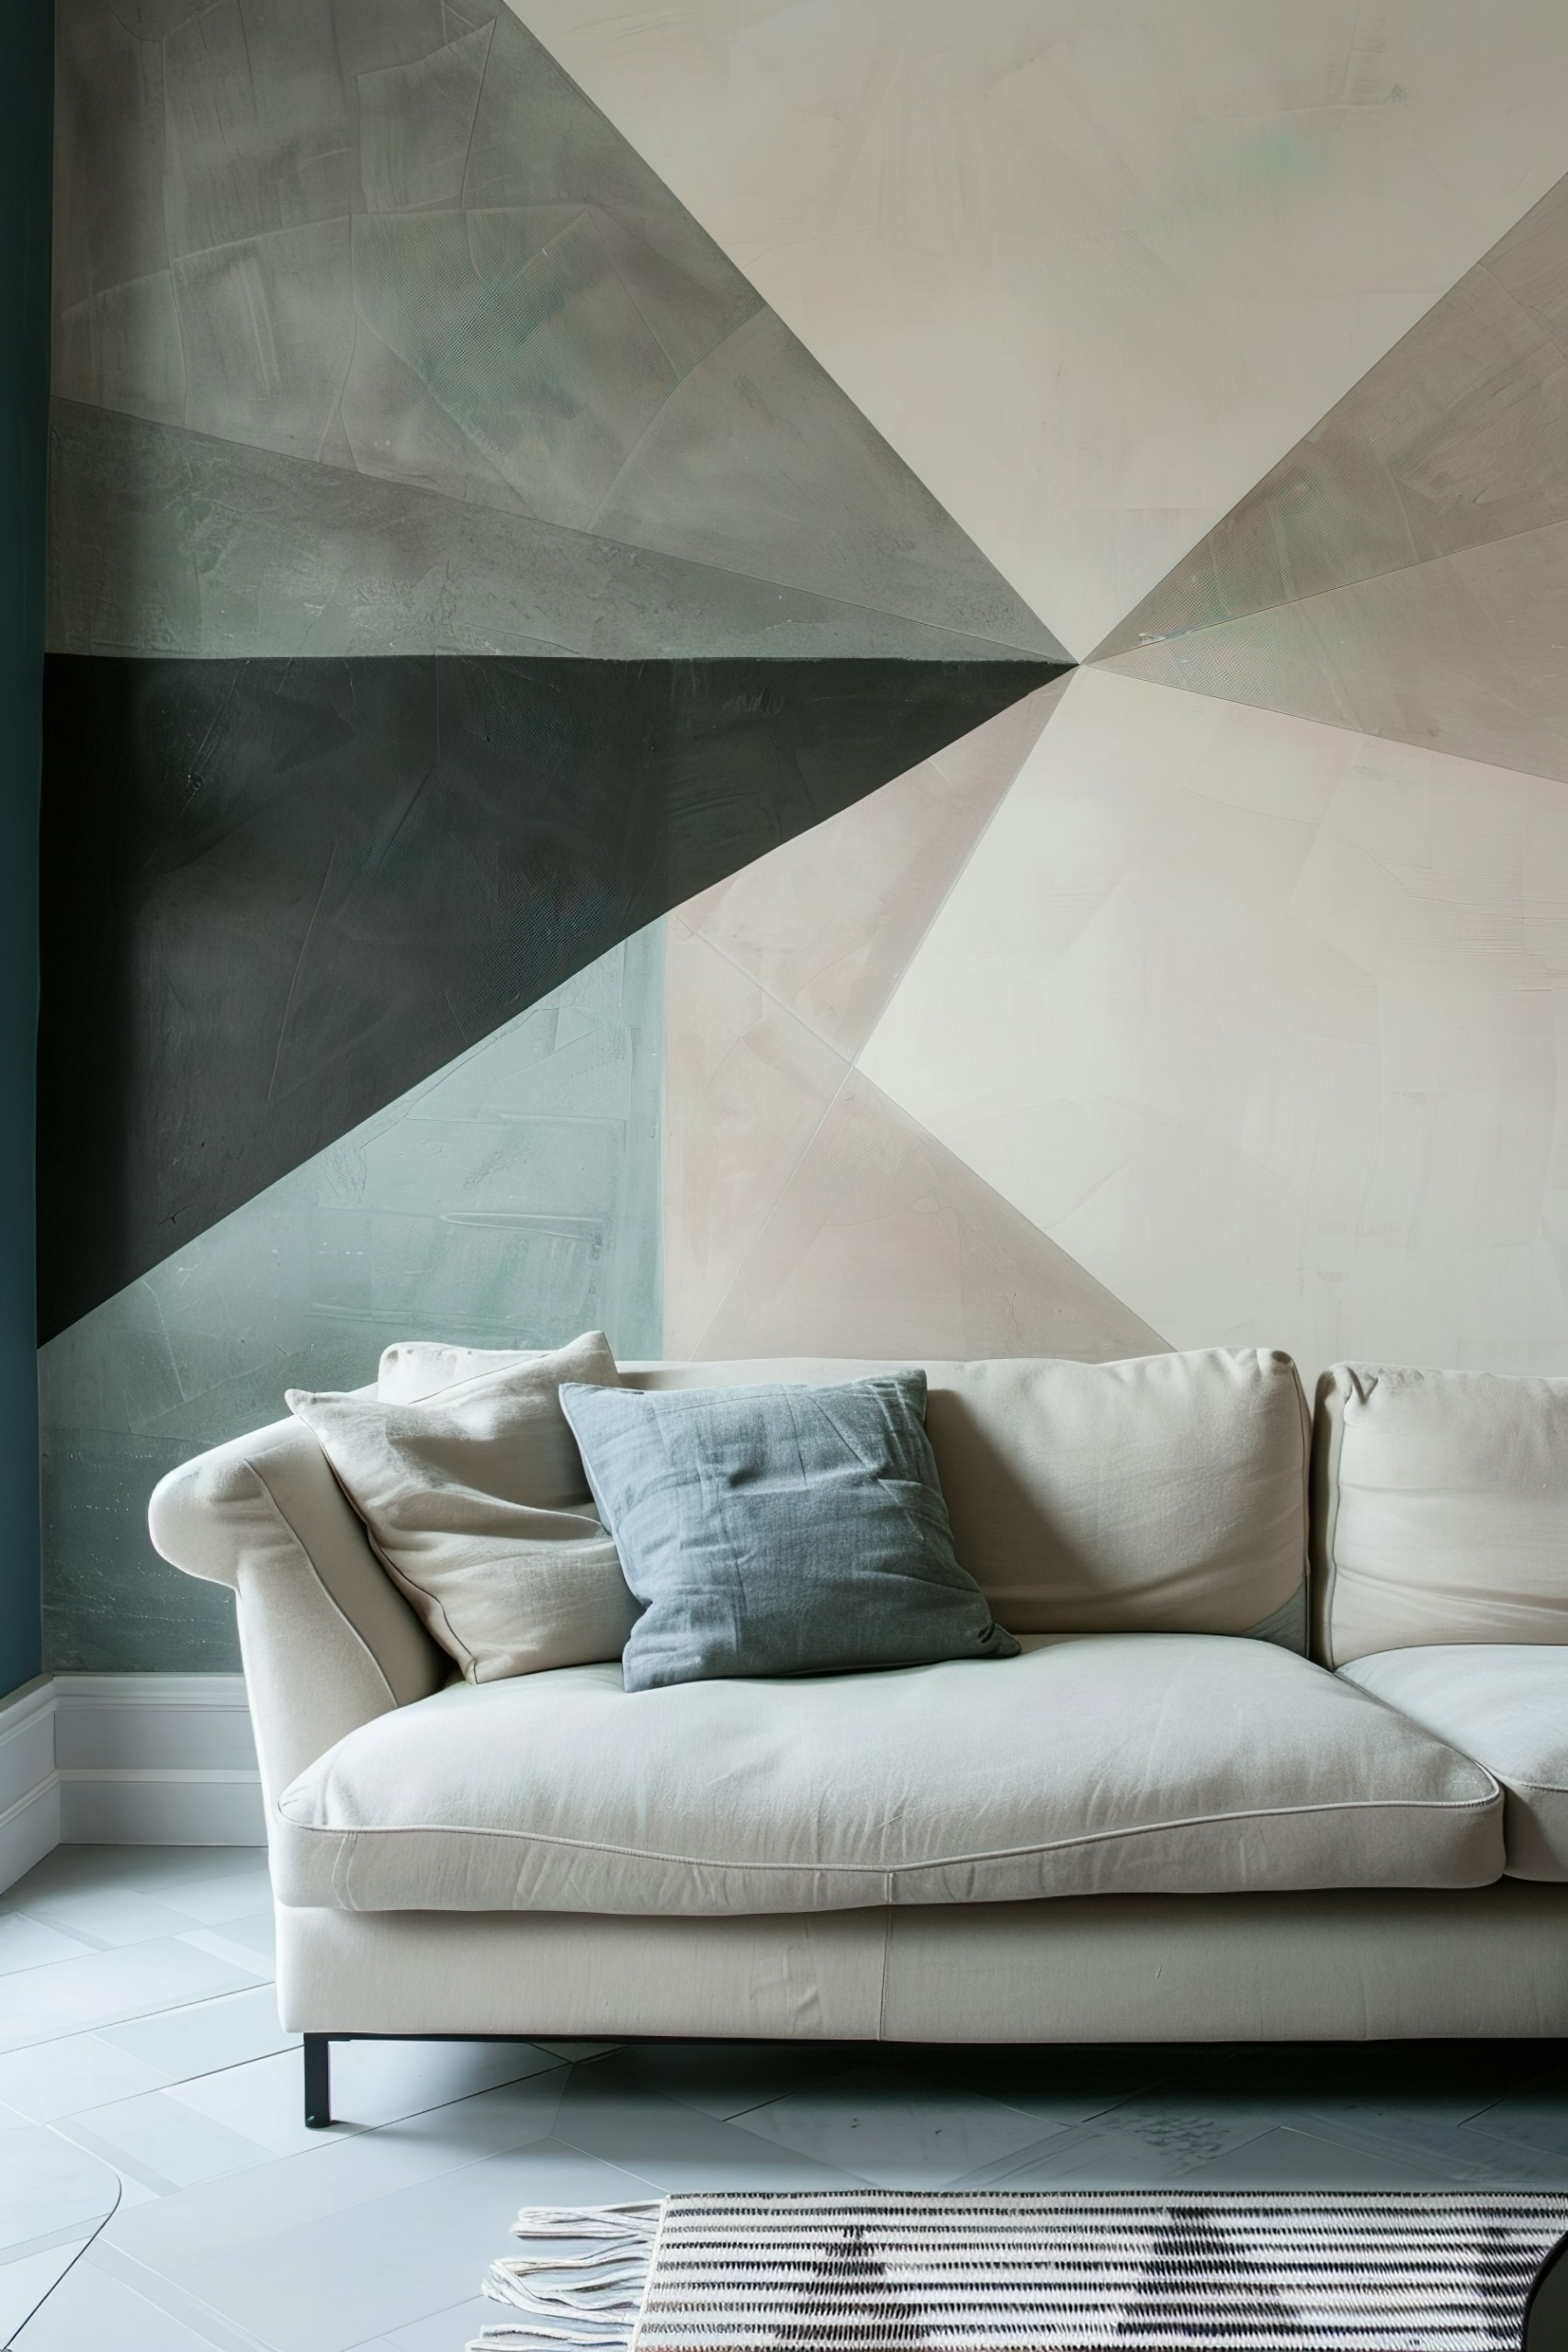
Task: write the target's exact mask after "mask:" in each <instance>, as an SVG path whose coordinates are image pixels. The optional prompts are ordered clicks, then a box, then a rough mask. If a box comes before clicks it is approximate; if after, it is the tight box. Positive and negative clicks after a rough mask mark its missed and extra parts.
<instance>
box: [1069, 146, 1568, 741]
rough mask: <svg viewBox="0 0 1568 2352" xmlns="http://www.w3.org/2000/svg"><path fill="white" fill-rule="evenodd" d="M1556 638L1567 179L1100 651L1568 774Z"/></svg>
mask: <svg viewBox="0 0 1568 2352" xmlns="http://www.w3.org/2000/svg"><path fill="white" fill-rule="evenodd" d="M1565 641H1568V180H1562V181H1560V182H1559V183H1558V185H1557V187H1554V188H1552V189H1551V191H1550V193H1549V194H1548V195H1547V196H1545V197H1544V198H1542V199H1541V201H1540V204H1538V205H1536V206H1535V207H1534V208H1533V209H1532V210H1531V211H1530V212H1529V213H1528V214H1527V216H1526V217H1525V219H1524V220H1521V221H1520V222H1519V223H1518V225H1517V228H1515V229H1513V230H1511V231H1510V232H1509V233H1508V234H1507V235H1506V237H1504V238H1503V239H1502V241H1501V242H1500V243H1498V244H1496V245H1495V246H1494V247H1493V249H1492V251H1491V252H1490V253H1489V254H1487V255H1486V256H1485V258H1484V259H1483V261H1482V262H1480V263H1479V264H1478V265H1477V266H1476V267H1475V268H1474V269H1472V270H1469V271H1467V272H1466V274H1465V276H1464V277H1461V279H1460V281H1459V283H1458V285H1457V286H1455V287H1454V288H1452V289H1451V291H1450V292H1449V293H1448V294H1446V295H1445V296H1444V297H1443V299H1442V300H1441V301H1440V302H1438V304H1437V305H1436V306H1435V308H1434V309H1433V310H1431V311H1429V312H1428V313H1427V316H1426V317H1425V318H1424V319H1423V320H1421V322H1420V323H1419V324H1418V325H1416V326H1415V327H1413V328H1412V329H1411V331H1410V333H1409V334H1407V335H1405V336H1404V339H1403V340H1402V341H1401V342H1400V343H1398V344H1396V345H1394V348H1393V350H1392V351H1391V352H1390V353H1389V355H1388V356H1387V357H1386V358H1385V359H1384V360H1382V362H1381V363H1380V365H1379V366H1378V367H1376V368H1373V369H1372V371H1371V374H1370V375H1369V376H1367V377H1365V378H1364V379H1363V380H1362V381H1361V382H1360V383H1359V384H1358V385H1356V386H1355V388H1354V389H1353V390H1351V391H1349V392H1348V393H1347V394H1346V396H1345V398H1344V399H1343V400H1342V401H1339V402H1338V404H1337V407H1335V408H1334V409H1332V410H1331V411H1330V412H1329V413H1328V415H1327V416H1325V418H1324V419H1323V421H1322V423H1321V424H1318V425H1317V426H1315V427H1314V430H1313V431H1312V432H1311V433H1309V434H1308V435H1307V436H1306V438H1305V439H1304V440H1303V441H1302V442H1301V443H1300V444H1299V445H1298V446H1297V447H1295V448H1294V449H1292V451H1291V452H1290V454H1289V455H1288V456H1287V457H1285V458H1281V459H1280V463H1279V464H1278V465H1277V466H1276V467H1275V468H1274V469H1272V471H1271V472H1270V473H1269V474H1268V475H1266V476H1265V478H1264V479H1263V481H1260V482H1259V483H1258V487H1257V488H1256V489H1255V490H1254V491H1252V492H1250V493H1249V495H1248V496H1247V497H1246V498H1245V499H1243V500H1242V502H1241V503H1240V505H1239V506H1237V507H1236V508H1235V511H1234V512H1233V513H1232V514H1230V515H1227V516H1226V517H1225V519H1224V522H1223V523H1222V524H1220V525H1219V526H1218V527H1217V528H1216V529H1215V530H1213V532H1211V533H1210V535H1209V537H1207V538H1206V539H1204V540H1203V541H1202V542H1201V545H1200V546H1198V547H1197V548H1193V550H1192V552H1191V553H1190V555H1189V556H1188V557H1187V558H1186V559H1185V560H1183V561H1182V562H1181V563H1180V564H1179V565H1178V566H1177V568H1176V570H1175V571H1172V572H1171V573H1170V574H1169V575H1168V578H1167V579H1165V580H1163V581H1162V582H1160V584H1159V586H1158V587H1157V588H1156V589H1154V590H1153V591H1152V593H1151V594H1149V595H1148V596H1147V597H1146V598H1145V600H1144V602H1143V604H1141V605H1139V606H1138V608H1137V610H1136V611H1135V612H1134V613H1132V614H1131V615H1129V616H1128V618H1127V619H1126V620H1125V621H1123V622H1122V624H1121V626H1120V627H1119V628H1116V629H1115V630H1114V631H1113V632H1112V634H1111V636H1110V637H1109V638H1108V639H1106V641H1105V643H1104V644H1103V645H1102V646H1100V648H1099V649H1098V651H1097V653H1096V655H1095V659H1096V660H1097V661H1100V662H1108V663H1110V664H1111V666H1113V667H1115V668H1116V669H1118V670H1122V671H1124V672H1125V673H1127V674H1128V675H1130V676H1133V677H1143V678H1153V679H1156V680H1158V681H1159V682H1160V683H1162V684H1166V685H1174V686H1186V687H1189V688H1191V689H1194V690H1195V691H1197V692H1198V693H1201V694H1215V695H1224V696H1226V697H1228V698H1229V699H1230V700H1232V701H1235V702H1255V703H1259V704H1262V705H1263V706H1264V707H1267V708H1269V709H1273V710H1289V711H1294V712H1296V713H1298V714H1299V715H1300V716H1301V717H1302V718H1318V719H1323V720H1325V721H1326V722H1327V723H1328V724H1329V725H1331V726H1338V727H1352V728H1355V729H1358V731H1359V732H1362V733H1366V734H1372V735H1388V736H1393V737H1394V738H1395V739H1396V740H1397V741H1402V742H1407V743H1430V744H1433V745H1436V746H1438V747H1439V748H1440V749H1442V750H1444V751H1448V752H1461V753H1462V754H1463V755H1464V756H1465V757H1466V758H1468V759H1474V760H1483V761H1489V762H1493V763H1496V764H1497V765H1499V766H1502V767H1510V768H1519V769H1522V770H1524V771H1525V772H1526V773H1527V774H1529V775H1550V776H1556V777H1560V778H1562V779H1568V695H1565V694H1564V691H1563V675H1564V670H1563V646H1564V643H1565Z"/></svg>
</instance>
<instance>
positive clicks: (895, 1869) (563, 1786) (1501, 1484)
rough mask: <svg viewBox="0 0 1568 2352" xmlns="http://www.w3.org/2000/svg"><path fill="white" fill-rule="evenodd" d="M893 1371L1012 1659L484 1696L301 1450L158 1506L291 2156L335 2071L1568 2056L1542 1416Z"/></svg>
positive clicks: (1399, 1384)
mask: <svg viewBox="0 0 1568 2352" xmlns="http://www.w3.org/2000/svg"><path fill="white" fill-rule="evenodd" d="M408 1353H409V1351H402V1355H401V1358H400V1366H401V1369H400V1374H399V1377H400V1383H401V1387H402V1393H403V1394H405V1395H406V1394H408V1393H409V1387H408V1381H409V1371H408ZM444 1361H445V1362H446V1363H448V1364H449V1362H450V1353H449V1351H446V1356H445V1358H444ZM872 1368H873V1367H871V1366H870V1365H866V1364H846V1363H840V1362H815V1361H792V1362H790V1363H783V1364H773V1363H770V1364H762V1363H741V1364H657V1365H651V1366H640V1367H630V1368H628V1369H626V1374H625V1376H626V1377H627V1378H628V1379H630V1380H633V1381H635V1382H637V1384H638V1385H646V1386H671V1385H699V1384H700V1385H716V1384H721V1383H735V1382H740V1381H752V1380H758V1379H763V1378H783V1379H787V1380H802V1381H818V1380H823V1379H828V1378H835V1377H840V1378H841V1377H844V1376H847V1375H851V1374H853V1373H855V1372H859V1371H865V1370H870V1369H872ZM927 1371H928V1374H929V1376H930V1382H931V1400H930V1410H929V1427H930V1430H931V1440H932V1444H933V1447H934V1449H935V1452H936V1455H937V1461H938V1465H939V1468H940V1470H941V1473H942V1484H943V1487H944V1490H945V1492H946V1494H947V1498H948V1502H949V1507H950V1510H951V1511H952V1516H953V1530H954V1536H955V1542H956V1547H957V1551H958V1555H959V1557H960V1559H961V1560H962V1561H963V1562H964V1565H965V1566H967V1567H968V1568H969V1570H970V1572H971V1573H972V1574H973V1575H974V1576H975V1577H976V1578H977V1580H978V1581H979V1583H980V1584H981V1585H982V1587H983V1588H984V1589H986V1591H987V1595H988V1596H989V1598H990V1600H991V1603H992V1606H993V1608H994V1610H995V1611H996V1613H997V1615H998V1618H999V1619H1000V1620H1001V1621H1002V1623H1005V1624H1007V1625H1008V1626H1010V1628H1011V1630H1012V1631H1013V1632H1014V1633H1016V1634H1019V1635H1020V1637H1021V1644H1022V1654H1021V1657H1018V1658H1016V1659H1011V1660H987V1661H964V1662H959V1663H953V1664H950V1665H942V1666H936V1667H922V1668H911V1669H907V1670H898V1671H893V1672H889V1673H883V1674H876V1675H847V1676H826V1677H814V1678H811V1679H801V1680H796V1681H787V1680H785V1681H772V1682H734V1681H732V1682H708V1683H694V1684H687V1685H683V1686H679V1687H676V1688H673V1689H670V1690H663V1691H646V1692H641V1693H637V1694H635V1695H628V1694H627V1693H626V1691H623V1690H622V1688H621V1682H620V1671H619V1668H618V1665H617V1664H615V1663H614V1662H606V1663H604V1664H603V1665H597V1666H581V1667H573V1668H565V1669H560V1670H558V1671H555V1672H551V1673H544V1674H536V1675H528V1676H523V1677H519V1678H516V1679H511V1680H507V1681H502V1682H495V1683H488V1684H481V1685H478V1686H475V1685H473V1684H469V1683H466V1682H463V1681H461V1680H457V1679H454V1674H455V1669H454V1668H452V1665H451V1662H450V1660H449V1659H448V1658H447V1657H446V1656H445V1655H444V1654H443V1653H442V1652H441V1651H440V1650H438V1649H437V1648H436V1647H435V1646H434V1645H433V1644H432V1642H431V1641H430V1639H429V1637H428V1636H427V1635H426V1634H425V1633H424V1631H423V1627H422V1626H421V1624H420V1623H419V1621H418V1619H417V1618H416V1617H415V1616H414V1614H413V1612H412V1609H411V1608H410V1607H409V1605H408V1603H407V1601H406V1600H404V1599H403V1598H402V1597H401V1595H400V1592H399V1591H398V1589H396V1587H395V1586H394V1585H393V1583H392V1582H391V1580H390V1578H389V1577H388V1576H387V1575H386V1574H385V1572H384V1571H383V1569H382V1568H381V1566H379V1564H378V1559H377V1557H376V1555H375V1554H374V1553H373V1552H372V1550H371V1548H370V1546H369V1544H368V1543H367V1539H366V1536H365V1533H364V1531H363V1529H362V1527H361V1525H360V1522H359V1521H358V1520H357V1519H356V1517H355V1514H354V1512H353V1510H351V1509H350V1507H349V1505H348V1503H347V1502H346V1501H345V1499H344V1495H343V1493H342V1491H341V1489H340V1488H339V1487H338V1486H337V1484H336V1483H335V1481H334V1479H333V1475H332V1473H331V1471H330V1470H329V1468H328V1466H327V1464H326V1461H325V1459H324V1457H323V1455H322V1454H321V1452H320V1451H319V1449H318V1447H317V1445H316V1443H315V1441H314V1440H313V1439H312V1438H311V1437H310V1435H309V1433H308V1432H307V1431H306V1430H304V1429H303V1428H302V1427H301V1426H300V1425H299V1423H298V1422H295V1421H292V1420H285V1421H281V1422H278V1423H276V1425H275V1426H273V1427H272V1428H269V1429H266V1430H260V1431H258V1432H257V1433H256V1434H255V1435H254V1436H252V1437H247V1438H241V1439H238V1440H236V1441H235V1442H233V1443H231V1444H229V1445H225V1446H220V1447H219V1448H217V1449H216V1450H215V1451H214V1452H212V1453H207V1454H203V1455H202V1456H200V1457H199V1458H198V1459H197V1460H196V1461H193V1462H191V1463H188V1464H186V1465H185V1466H184V1467H183V1468H181V1469H179V1470H177V1471H175V1472H174V1473H172V1474H171V1476H168V1477H167V1478H165V1479H164V1482H163V1484H162V1485H161V1486H160V1487H159V1488H158V1490H157V1492H156V1494H155V1495H154V1497H153V1498H152V1512H151V1524H152V1537H153V1541H154V1543H155V1544H156V1545H157V1547H158V1549H159V1551H160V1552H161V1553H162V1554H163V1555H164V1558H166V1559H168V1560H170V1561H172V1562H173V1563H174V1564H175V1566H178V1567H181V1568H183V1569H185V1570H186V1571H187V1572H188V1573H189V1574H191V1575H193V1576H198V1577H209V1578H211V1579H213V1580H215V1581H218V1582H221V1583H225V1584H228V1585H231V1587H232V1588H233V1589H234V1591H235V1595H236V1599H237V1602H238V1611H239V1626H240V1637H241V1642H242V1645H243V1657H244V1665H245V1674H246V1679H247V1683H248V1686H249V1691H250V1697H251V1704H252V1710H253V1713H254V1724H255V1732H256V1741H257V1747H258V1750H259V1754H260V1759H261V1770H262V1778H263V1783H264V1788H265V1798H266V1804H267V1812H268V1824H269V1844H270V1860H271V1868H272V1874H273V1881H274V1887H275V1892H276V1899H277V1919H278V1997H279V2003H280V2007H281V2010H282V2015H283V2019H284V2022H285V2023H286V2024H287V2025H288V2026H289V2027H291V2028H294V2029H296V2030H301V2031H303V2033H304V2034H305V2035H306V2037H307V2043H306V2068H307V2112H308V2114H309V2115H310V2120H315V2121H324V2120H327V2116H328V2099H327V2087H326V2051H327V2040H328V2039H329V2038H340V2039H341V2038H350V2037H355V2036H367V2035H414V2036H424V2035H439V2034H446V2035H460V2036H479V2035H487V2034H493V2035H513V2034H517V2035H527V2034H533V2035H547V2036H563V2035H593V2036H614V2037H629V2036H637V2035H687V2034H690V2035H722V2036H742V2035H761V2036H794V2035H805V2036H818V2037H829V2038H844V2039H864V2040H877V2039H881V2040H886V2041H926V2040H942V2041H1154V2040H1159V2041H1166V2040H1190V2041H1202V2040H1214V2039H1224V2040H1247V2039H1259V2040H1261V2039H1276V2038H1279V2039H1292V2040H1294V2039H1324V2038H1344V2037H1376V2036H1410V2035H1489V2034H1509V2035H1515V2034H1530V2035H1537V2034H1540V2035H1546V2034H1552V2035H1555V2034H1561V2033H1563V2032H1565V2031H1568V1382H1563V1383H1557V1382H1552V1381H1546V1380H1508V1379H1504V1378H1500V1377H1497V1376H1494V1375H1490V1374H1461V1373H1455V1374H1422V1373H1416V1372H1409V1371H1400V1370H1389V1369H1379V1368H1375V1367H1369V1366H1340V1367H1338V1368H1337V1369H1336V1370H1335V1371H1334V1372H1332V1373H1330V1374H1326V1375H1325V1378H1324V1380H1323V1382H1322V1383H1321V1384H1320V1387H1319V1396H1318V1405H1317V1412H1316V1417H1315V1425H1314V1423H1313V1421H1312V1419H1311V1418H1310V1417H1309V1415H1308V1413H1307V1410H1306V1406H1305V1403H1304V1399H1303V1396H1302V1392H1301V1386H1300V1383H1299V1381H1298V1379H1297V1376H1296V1374H1295V1370H1294V1367H1293V1366H1292V1363H1291V1362H1290V1360H1289V1358H1288V1357H1285V1356H1282V1355H1280V1354H1277V1353H1270V1352H1269V1351H1258V1350H1207V1351H1198V1352H1195V1353H1190V1354H1172V1355H1165V1356H1152V1357H1146V1358H1142V1359H1139V1360H1137V1361H1136V1362H1134V1363H1123V1364H1108V1365H1084V1364H1073V1363H1055V1362H1048V1361H1038V1360H1024V1359H1008V1360H1003V1361H998V1362H992V1363H971V1364H962V1363H931V1364H929V1365H928V1366H927ZM442 1376H449V1374H443V1375H442ZM1309 1493H1310V1511H1309ZM1309 1647H1310V1652H1311V1655H1310V1656H1309V1655H1308V1651H1309Z"/></svg>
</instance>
